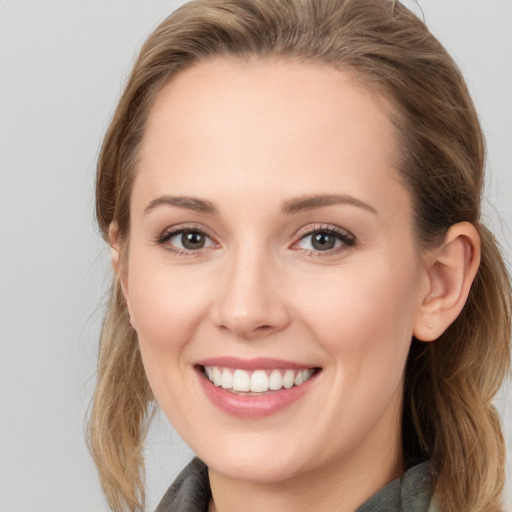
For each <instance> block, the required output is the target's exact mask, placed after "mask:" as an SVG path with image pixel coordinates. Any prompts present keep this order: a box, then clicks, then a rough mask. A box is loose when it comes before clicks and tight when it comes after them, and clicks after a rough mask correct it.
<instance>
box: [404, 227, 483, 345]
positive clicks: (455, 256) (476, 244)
mask: <svg viewBox="0 0 512 512" xmlns="http://www.w3.org/2000/svg"><path fill="white" fill-rule="evenodd" d="M479 265H480V236H479V235H478V231H477V230H476V228H475V227H474V226H473V224H471V223H469V222H460V223H458V224H454V225H453V226H451V227H450V229H449V230H448V232H447V233H446V236H445V239H444V242H443V244H442V245H441V246H440V247H437V248H436V249H434V250H433V251H432V253H430V254H429V256H428V263H427V272H428V283H429V289H428V292H427V293H426V294H425V295H424V297H423V302H422V303H421V306H420V309H419V311H418V315H417V317H416V319H415V323H414V330H413V333H414V336H415V337H416V338H417V339H419V340H422V341H433V340H435V339H437V338H439V336H441V334H442V333H443V332H444V331H445V330H446V329H447V328H448V327H449V326H450V325H451V324H452V322H453V321H454V320H455V319H456V318H457V316H458V315H459V313H460V312H461V311H462V308H463V307H464V304H465V303H466V300H467V298H468V295H469V290H470V289H471V284H472V283H473V280H474V278H475V275H476V273H477V270H478V266H479Z"/></svg>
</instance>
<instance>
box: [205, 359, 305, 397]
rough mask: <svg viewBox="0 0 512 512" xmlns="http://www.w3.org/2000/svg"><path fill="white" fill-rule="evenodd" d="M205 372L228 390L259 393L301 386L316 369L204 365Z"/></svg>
mask: <svg viewBox="0 0 512 512" xmlns="http://www.w3.org/2000/svg"><path fill="white" fill-rule="evenodd" d="M203 372H204V375H205V376H206V377H207V378H208V380H209V381H210V382H212V383H213V384H214V385H215V386H217V387H221V388H223V389H225V390H227V391H231V392H233V393H244V394H247V393H251V394H252V393H258V394H259V393H267V392H269V391H279V390H280V389H290V388H292V387H294V386H300V385H301V384H303V383H304V382H306V381H308V380H309V379H310V378H311V377H312V376H313V374H314V373H315V370H314V369H313V368H308V369H291V368H290V369H273V370H262V369H259V370H254V371H247V370H243V369H240V368H237V369H234V368H223V367H219V366H204V367H203Z"/></svg>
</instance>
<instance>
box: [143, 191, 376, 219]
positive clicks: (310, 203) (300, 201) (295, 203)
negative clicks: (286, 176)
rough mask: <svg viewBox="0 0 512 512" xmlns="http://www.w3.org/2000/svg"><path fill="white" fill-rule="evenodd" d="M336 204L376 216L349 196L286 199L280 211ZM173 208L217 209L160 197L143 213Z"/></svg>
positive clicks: (213, 211)
mask: <svg viewBox="0 0 512 512" xmlns="http://www.w3.org/2000/svg"><path fill="white" fill-rule="evenodd" d="M336 204H348V205H352V206H357V207H359V208H363V209H364V210H367V211H369V212H371V213H374V214H375V215H378V213H377V210H376V209H375V208H374V207H373V206H370V205H369V204H367V203H365V202H363V201H361V200H360V199H357V198H355V197H353V196H349V195H345V194H343V195H339V194H322V195H306V196H300V197H294V198H292V199H288V200H287V201H285V202H284V203H283V204H282V206H281V211H282V212H283V213H286V214H293V213H297V212H299V211H302V210H312V209H314V208H321V207H322V206H332V205H336ZM163 205H165V206H175V207H178V208H185V209H187V210H193V211H196V212H202V213H209V214H211V215H217V214H218V211H217V208H215V206H214V205H213V203H211V202H210V201H206V200H204V199H198V198H196V197H186V196H161V197H157V198H156V199H153V200H152V201H151V202H150V203H149V204H148V205H147V206H146V208H145V209H144V213H145V214H146V213H149V212H150V211H152V210H154V209H156V208H158V207H159V206H163Z"/></svg>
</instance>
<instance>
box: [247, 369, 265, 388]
mask: <svg viewBox="0 0 512 512" xmlns="http://www.w3.org/2000/svg"><path fill="white" fill-rule="evenodd" d="M251 391H253V392H254V393H263V392H265V391H268V375H267V374H266V373H265V372H264V371H263V370H256V371H255V372H254V373H253V374H252V376H251Z"/></svg>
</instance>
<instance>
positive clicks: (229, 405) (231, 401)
mask: <svg viewBox="0 0 512 512" xmlns="http://www.w3.org/2000/svg"><path fill="white" fill-rule="evenodd" d="M197 373H198V375H199V382H200V383H201V386H202V388H203V390H204V392H205V393H206V396H207V397H208V398H209V399H210V401H211V402H212V403H213V404H214V405H215V406H216V407H218V408H219V409H220V410H221V411H223V412H225V413H228V414H230V415H232V416H239V417H245V418H263V417H265V416H271V415H272V414H276V413H278V412H279V411H281V410H283V409H285V408H286V407H288V406H289V405H291V404H293V403H295V402H297V401H298V400H299V399H300V398H302V396H304V394H305V393H307V392H308V390H309V389H310V388H311V386H312V385H313V383H314V381H315V380H316V377H317V376H318V372H317V373H315V374H313V376H312V377H310V378H309V379H308V380H307V381H306V382H304V383H303V384H301V385H300V386H294V387H292V388H290V389H281V390H279V391H269V392H267V393H262V394H261V395H238V394H235V393H232V392H230V391H227V390H225V389H223V388H222V387H218V386H215V384H213V383H212V382H210V381H209V380H208V379H207V378H206V376H205V375H204V374H203V372H202V370H201V369H197Z"/></svg>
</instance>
